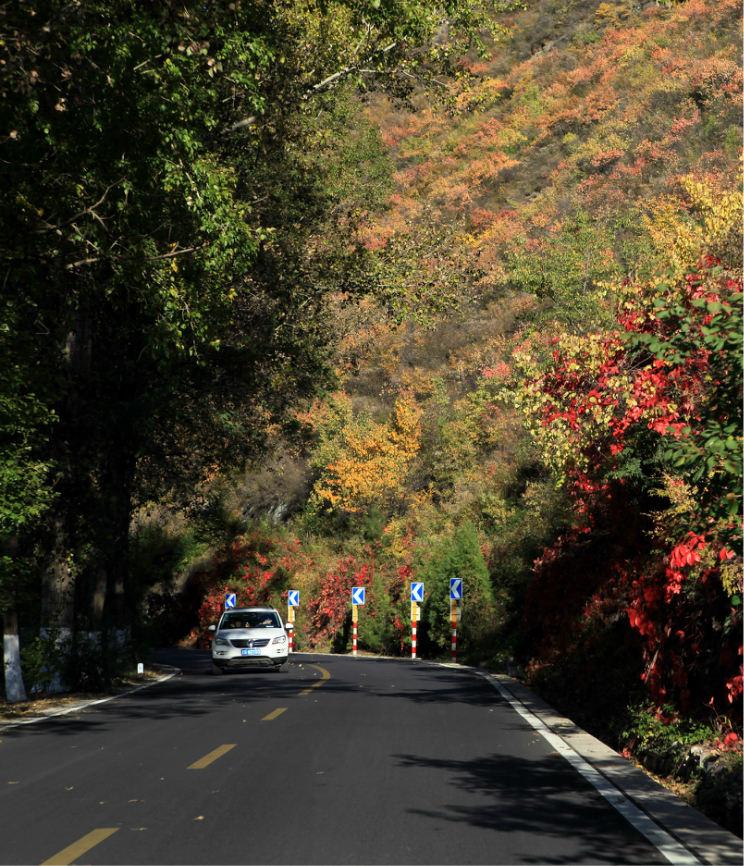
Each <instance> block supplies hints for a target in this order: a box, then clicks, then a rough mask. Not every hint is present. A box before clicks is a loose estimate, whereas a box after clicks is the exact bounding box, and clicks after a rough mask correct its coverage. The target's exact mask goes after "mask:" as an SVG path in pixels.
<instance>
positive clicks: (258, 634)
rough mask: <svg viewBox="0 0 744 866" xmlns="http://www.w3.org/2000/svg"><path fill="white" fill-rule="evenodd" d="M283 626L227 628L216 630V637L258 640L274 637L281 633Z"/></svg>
mask: <svg viewBox="0 0 744 866" xmlns="http://www.w3.org/2000/svg"><path fill="white" fill-rule="evenodd" d="M283 633H284V629H283V628H228V629H225V630H224V631H218V632H217V637H221V638H233V637H236V638H240V639H241V640H245V639H246V638H247V639H248V640H258V639H259V638H262V637H275V636H276V635H278V634H283Z"/></svg>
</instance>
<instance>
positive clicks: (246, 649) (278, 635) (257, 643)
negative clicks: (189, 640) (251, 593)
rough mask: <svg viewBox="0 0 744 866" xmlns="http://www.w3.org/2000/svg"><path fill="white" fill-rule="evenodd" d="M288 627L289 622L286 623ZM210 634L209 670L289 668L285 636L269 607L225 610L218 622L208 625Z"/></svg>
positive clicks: (283, 629)
mask: <svg viewBox="0 0 744 866" xmlns="http://www.w3.org/2000/svg"><path fill="white" fill-rule="evenodd" d="M288 627H289V628H291V627H292V626H291V624H290V625H289V626H288ZM209 631H211V632H214V635H213V636H212V673H213V674H214V675H215V676H222V674H226V673H227V672H228V671H230V670H239V669H241V668H242V669H245V668H249V667H266V668H268V667H270V668H274V669H275V670H278V671H287V670H289V662H288V660H287V659H288V658H289V638H288V636H287V631H286V629H285V628H284V624H283V623H282V618H281V617H280V616H279V612H278V611H277V610H276V609H275V608H273V607H236V608H232V609H230V610H226V611H225V612H224V613H223V614H222V617H221V618H220V621H219V623H218V624H217V625H216V626H215V625H210V626H209Z"/></svg>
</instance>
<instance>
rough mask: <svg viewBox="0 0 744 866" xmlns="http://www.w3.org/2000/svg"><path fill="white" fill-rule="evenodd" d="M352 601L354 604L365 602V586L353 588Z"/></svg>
mask: <svg viewBox="0 0 744 866" xmlns="http://www.w3.org/2000/svg"><path fill="white" fill-rule="evenodd" d="M351 603H352V604H364V587H363V586H355V587H354V588H353V589H352V590H351Z"/></svg>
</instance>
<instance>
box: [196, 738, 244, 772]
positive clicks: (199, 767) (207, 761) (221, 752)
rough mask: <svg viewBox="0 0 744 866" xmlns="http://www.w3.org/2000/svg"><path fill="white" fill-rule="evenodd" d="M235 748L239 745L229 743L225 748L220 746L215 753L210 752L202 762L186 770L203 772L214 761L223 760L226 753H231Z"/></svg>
mask: <svg viewBox="0 0 744 866" xmlns="http://www.w3.org/2000/svg"><path fill="white" fill-rule="evenodd" d="M235 746H237V743H228V744H226V745H224V746H220V747H219V748H217V749H215V750H214V751H213V752H210V753H209V754H208V755H205V756H204V757H203V758H201V759H200V760H198V761H196V762H195V763H193V764H191V766H190V767H187V768H186V769H187V770H203V769H204V767H207V766H209V764H211V763H212V761H216V760H217V758H221V757H222V756H223V755H224V754H225V753H226V752H229V751H230V749H234V748H235Z"/></svg>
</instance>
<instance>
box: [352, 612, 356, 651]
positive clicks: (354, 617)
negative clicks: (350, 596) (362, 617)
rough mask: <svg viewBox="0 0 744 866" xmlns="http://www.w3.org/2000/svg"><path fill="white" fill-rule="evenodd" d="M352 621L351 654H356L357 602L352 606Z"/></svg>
mask: <svg viewBox="0 0 744 866" xmlns="http://www.w3.org/2000/svg"><path fill="white" fill-rule="evenodd" d="M351 623H352V632H351V654H352V655H353V656H355V655H356V654H357V605H355V604H352V606H351Z"/></svg>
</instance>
